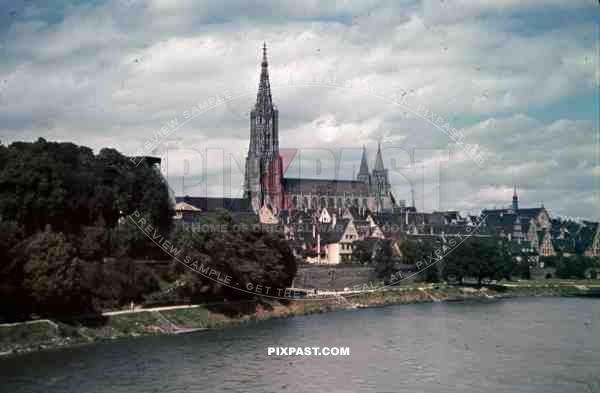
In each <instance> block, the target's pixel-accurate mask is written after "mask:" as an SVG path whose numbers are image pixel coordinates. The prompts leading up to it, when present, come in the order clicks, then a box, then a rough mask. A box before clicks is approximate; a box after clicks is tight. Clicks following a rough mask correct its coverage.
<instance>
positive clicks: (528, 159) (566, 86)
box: [0, 0, 600, 220]
mask: <svg viewBox="0 0 600 393" xmlns="http://www.w3.org/2000/svg"><path fill="white" fill-rule="evenodd" d="M598 7H599V5H598V2H597V1H595V0H571V1H563V0H493V1H492V0H437V1H399V0H394V1H371V0H359V1H353V0H340V1H316V0H315V1H313V0H308V1H303V2H300V1H275V0H273V1H271V0H260V1H227V2H220V1H214V2H213V1H194V0H181V1H168V0H148V1H141V0H116V1H112V2H110V1H56V2H49V1H35V0H10V1H9V0H0V142H1V143H3V144H10V143H11V142H13V141H34V140H37V139H38V138H40V137H42V138H45V139H47V140H52V141H70V142H73V143H76V144H80V145H86V146H89V147H91V148H93V149H94V151H96V152H99V151H100V150H101V149H102V148H105V147H111V148H116V149H118V150H119V151H121V152H122V153H123V154H126V155H130V156H134V155H140V154H141V155H145V154H151V155H155V156H160V157H162V158H163V165H162V171H163V174H164V175H165V177H166V178H167V179H168V181H169V184H170V186H171V188H172V189H173V192H174V193H175V194H176V195H196V196H202V195H210V196H220V195H225V196H236V195H237V196H239V195H241V192H242V190H241V184H242V180H243V170H244V160H245V155H246V152H247V149H248V143H249V141H248V138H249V111H250V110H251V108H252V105H253V104H254V101H255V100H256V90H257V87H258V78H259V72H260V61H261V55H262V49H261V48H262V45H263V42H266V43H267V47H268V58H269V73H270V80H271V86H272V94H273V101H274V103H275V104H276V105H277V108H278V110H279V133H280V137H279V140H280V148H281V149H282V151H285V152H286V154H287V155H288V156H290V157H291V156H293V160H292V162H291V164H290V166H289V168H288V170H287V172H286V176H288V177H299V176H301V177H307V178H308V177H311V178H334V177H335V178H340V179H350V178H352V176H353V174H354V173H356V172H357V171H358V167H359V164H360V156H361V147H362V146H363V145H364V146H366V148H367V153H368V157H369V165H370V167H371V168H372V167H373V163H374V159H375V154H376V151H377V146H378V144H381V148H382V151H383V157H384V161H385V165H386V167H387V168H389V171H390V181H391V183H392V189H393V191H394V193H395V195H396V199H399V200H407V203H408V204H410V203H411V199H412V194H411V190H413V191H414V198H415V204H416V206H417V208H418V209H420V210H426V211H431V210H441V209H451V210H460V211H463V212H470V213H478V212H479V211H480V210H481V209H483V208H493V207H503V206H507V205H509V204H510V201H511V197H512V193H513V187H514V185H516V186H517V188H518V194H519V199H520V205H521V206H523V207H538V206H540V205H541V204H543V205H544V206H545V207H546V208H547V209H549V211H550V213H551V214H552V215H554V216H556V215H560V216H563V217H571V218H588V219H596V220H598V219H600V209H599V208H600V193H599V192H598V190H599V187H600V181H599V176H600V167H599V165H598V164H599V157H600V144H599V141H600V139H599V138H600V137H599V133H598V128H599V120H598V119H599V108H600V103H599V93H598V92H599V87H600V67H599V66H598V61H599V49H598V45H599V44H598V43H599V39H600V32H599V27H598V26H599V22H600V20H599V18H600V13H599V12H598V11H599V8H598Z"/></svg>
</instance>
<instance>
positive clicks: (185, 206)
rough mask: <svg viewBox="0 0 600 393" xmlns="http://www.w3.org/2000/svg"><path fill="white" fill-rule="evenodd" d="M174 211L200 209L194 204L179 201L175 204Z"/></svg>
mask: <svg viewBox="0 0 600 393" xmlns="http://www.w3.org/2000/svg"><path fill="white" fill-rule="evenodd" d="M175 211H185V212H199V211H202V210H201V209H198V208H197V207H195V206H192V205H190V204H189V203H186V202H179V203H177V204H175Z"/></svg>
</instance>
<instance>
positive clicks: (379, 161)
mask: <svg viewBox="0 0 600 393" xmlns="http://www.w3.org/2000/svg"><path fill="white" fill-rule="evenodd" d="M384 169H385V168H384V167H383V157H382V156H381V143H379V144H378V145H377V157H376V158H375V170H376V171H383V170H384Z"/></svg>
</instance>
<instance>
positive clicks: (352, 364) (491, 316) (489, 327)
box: [0, 298, 600, 393]
mask: <svg viewBox="0 0 600 393" xmlns="http://www.w3.org/2000/svg"><path fill="white" fill-rule="evenodd" d="M277 346H279V347H283V346H285V347H307V346H308V347H315V346H320V347H333V346H338V347H349V348H350V355H349V356H336V357H334V356H319V357H317V356H268V355H267V348H268V347H277ZM0 380H1V383H0V391H2V392H11V393H17V392H28V393H29V392H44V393H48V392H78V393H92V392H111V393H114V392H127V393H137V392H161V393H169V392H250V393H254V392H256V393H259V392H260V393H264V392H286V393H297V392H310V393H320V392H324V393H341V392H444V393H447V392H461V393H468V392H477V393H480V392H543V393H551V392H557V393H558V392H560V393H567V392H577V393H582V392H583V393H585V392H600V301H599V300H598V299H584V298H529V299H513V300H502V301H490V302H464V303H432V304H415V305H400V306H390V307H382V308H371V309H366V310H358V311H343V312H336V313H328V314H318V315H311V316H304V317H296V318H290V319H281V320H272V321H266V322H261V323H255V324H250V325H246V326H242V327H239V328H233V329H228V330H223V331H209V332H197V333H192V334H187V335H176V336H150V337H139V338H130V339H122V340H117V341H110V342H103V343H99V344H94V345H87V346H81V347H76V348H70V349H61V350H55V351H47V352H39V353H31V354H26V355H20V356H14V357H8V358H3V359H0Z"/></svg>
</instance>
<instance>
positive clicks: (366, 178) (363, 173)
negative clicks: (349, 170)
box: [356, 145, 371, 187]
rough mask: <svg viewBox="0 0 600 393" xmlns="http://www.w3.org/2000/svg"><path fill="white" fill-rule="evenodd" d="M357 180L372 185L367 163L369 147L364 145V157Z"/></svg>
mask: <svg viewBox="0 0 600 393" xmlns="http://www.w3.org/2000/svg"><path fill="white" fill-rule="evenodd" d="M356 180H358V181H360V182H363V183H365V184H367V185H368V186H369V187H370V186H371V175H370V174H369V165H368V164H367V148H366V147H365V145H363V150H362V158H361V160H360V168H359V170H358V175H357V176H356Z"/></svg>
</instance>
